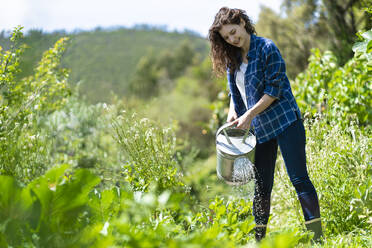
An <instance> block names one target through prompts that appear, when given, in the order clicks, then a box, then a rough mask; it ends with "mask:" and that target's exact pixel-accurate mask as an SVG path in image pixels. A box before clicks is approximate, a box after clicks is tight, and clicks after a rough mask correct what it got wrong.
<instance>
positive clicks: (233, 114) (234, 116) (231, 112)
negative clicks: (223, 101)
mask: <svg viewBox="0 0 372 248" xmlns="http://www.w3.org/2000/svg"><path fill="white" fill-rule="evenodd" d="M237 118H238V115H237V114H236V112H235V110H234V109H231V108H230V110H229V113H228V114H227V120H226V121H227V122H232V121H234V120H236V119H237Z"/></svg>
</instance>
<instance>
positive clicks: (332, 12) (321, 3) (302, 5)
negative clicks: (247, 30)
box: [256, 0, 372, 78]
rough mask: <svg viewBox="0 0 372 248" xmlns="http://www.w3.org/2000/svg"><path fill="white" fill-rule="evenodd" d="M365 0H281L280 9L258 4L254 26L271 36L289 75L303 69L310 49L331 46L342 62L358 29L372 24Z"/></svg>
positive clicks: (349, 50) (259, 32) (348, 54)
mask: <svg viewBox="0 0 372 248" xmlns="http://www.w3.org/2000/svg"><path fill="white" fill-rule="evenodd" d="M370 5H371V3H370V1H369V0H355V1H343V0H285V1H282V5H281V11H280V13H277V12H275V11H274V10H272V9H270V8H269V7H262V8H261V11H260V15H259V20H258V22H257V25H256V28H257V32H258V34H259V35H260V36H264V37H267V38H270V39H272V40H274V42H275V43H276V44H277V45H278V47H279V49H280V51H281V52H282V54H283V57H284V59H285V61H286V65H287V67H286V68H287V71H288V75H289V77H290V78H295V77H296V75H297V74H298V73H300V72H302V71H303V70H305V69H306V67H307V64H308V58H309V57H310V56H311V53H310V49H312V48H319V49H320V50H321V51H322V52H324V51H326V50H331V51H332V53H333V54H335V56H336V57H337V58H338V61H339V64H340V65H344V64H345V63H346V62H347V61H348V60H350V59H351V58H352V57H353V53H352V50H351V47H352V45H353V43H355V41H356V37H355V34H356V33H357V31H358V30H369V29H371V28H372V21H371V20H372V16H371V13H369V12H368V11H366V10H365V9H368V8H370Z"/></svg>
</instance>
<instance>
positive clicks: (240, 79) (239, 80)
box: [235, 62, 248, 109]
mask: <svg viewBox="0 0 372 248" xmlns="http://www.w3.org/2000/svg"><path fill="white" fill-rule="evenodd" d="M247 67H248V64H246V63H244V62H242V63H241V65H240V67H239V70H238V71H237V73H236V79H235V81H236V86H237V87H238V90H239V92H240V95H241V96H242V99H243V102H244V104H245V107H246V108H247V109H248V106H247V97H246V94H245V84H244V74H245V71H246V70H247Z"/></svg>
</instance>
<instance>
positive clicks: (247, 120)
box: [234, 110, 254, 129]
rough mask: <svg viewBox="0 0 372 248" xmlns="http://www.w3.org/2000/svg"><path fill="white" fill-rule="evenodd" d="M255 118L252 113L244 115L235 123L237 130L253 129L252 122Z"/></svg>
mask: <svg viewBox="0 0 372 248" xmlns="http://www.w3.org/2000/svg"><path fill="white" fill-rule="evenodd" d="M253 118H254V115H253V113H252V112H251V111H249V110H248V111H247V112H245V113H244V115H242V116H240V117H239V118H238V119H236V120H235V121H234V124H236V127H237V128H240V129H249V128H250V127H251V123H252V120H253Z"/></svg>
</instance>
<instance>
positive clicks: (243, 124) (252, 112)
mask: <svg viewBox="0 0 372 248" xmlns="http://www.w3.org/2000/svg"><path fill="white" fill-rule="evenodd" d="M275 100H276V98H274V97H272V96H270V95H268V94H264V95H263V96H262V97H261V99H260V100H259V101H258V102H257V103H256V104H255V105H254V106H253V107H252V108H250V109H248V110H247V112H245V113H244V115H242V116H240V117H239V118H238V119H236V120H235V121H234V123H235V124H236V127H237V128H241V129H249V128H250V126H251V122H252V120H253V118H254V117H256V115H258V114H259V113H261V112H262V111H264V110H265V109H266V108H267V107H269V106H270V105H271V104H272V103H273V102H274V101H275Z"/></svg>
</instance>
